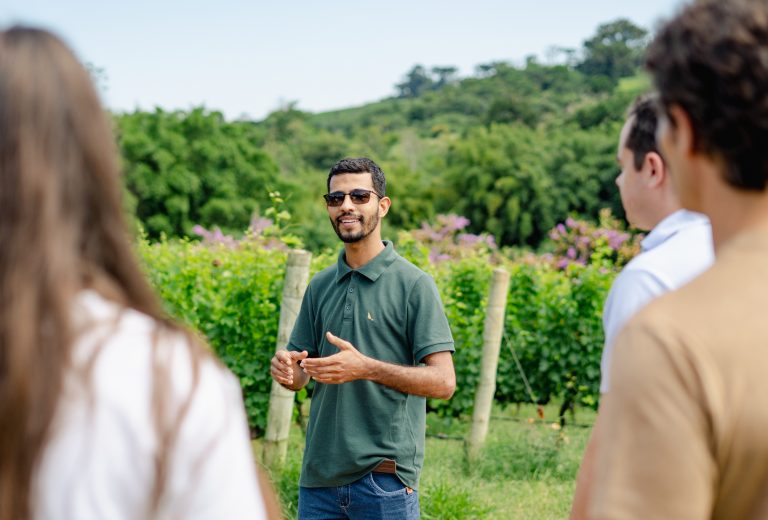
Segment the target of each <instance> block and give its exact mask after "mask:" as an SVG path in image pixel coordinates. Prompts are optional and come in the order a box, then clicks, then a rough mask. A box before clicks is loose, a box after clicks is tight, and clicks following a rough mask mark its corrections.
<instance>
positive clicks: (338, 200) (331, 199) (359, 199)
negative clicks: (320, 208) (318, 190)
mask: <svg viewBox="0 0 768 520" xmlns="http://www.w3.org/2000/svg"><path fill="white" fill-rule="evenodd" d="M371 193H373V194H374V195H376V196H377V197H378V198H381V195H379V194H378V193H376V192H375V191H373V190H361V189H356V190H352V191H350V192H349V193H344V192H343V191H334V192H333V193H326V194H325V195H323V198H324V199H325V203H326V204H328V205H329V206H331V207H334V208H335V207H338V206H341V205H342V204H344V199H345V198H346V196H347V195H349V200H351V201H352V204H367V203H368V201H369V200H371Z"/></svg>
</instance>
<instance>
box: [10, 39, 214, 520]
mask: <svg viewBox="0 0 768 520" xmlns="http://www.w3.org/2000/svg"><path fill="white" fill-rule="evenodd" d="M121 192H122V188H121V182H120V177H119V166H118V155H117V150H116V146H115V142H114V139H113V135H112V128H111V124H110V121H109V116H108V114H107V113H106V112H105V111H104V110H103V109H102V107H101V104H100V102H99V98H98V95H97V93H96V91H95V89H94V87H93V85H92V82H91V79H90V76H89V74H88V72H87V71H86V70H85V68H84V67H83V66H82V65H81V64H80V63H79V62H78V60H77V59H76V58H75V56H74V55H73V53H72V52H71V51H70V50H69V49H68V48H67V46H66V45H65V44H63V43H62V42H61V41H60V40H59V39H58V38H56V37H55V36H53V35H52V34H50V33H48V32H46V31H42V30H37V29H30V28H23V27H14V28H11V29H8V30H5V31H3V32H0V305H2V308H1V309H0V520H11V519H13V520H19V519H21V520H24V519H27V518H29V517H30V516H31V515H32V513H33V512H32V510H31V503H30V502H31V493H32V482H33V477H34V472H35V469H36V466H37V464H38V463H39V461H40V458H41V455H42V453H43V450H44V448H45V445H46V442H47V439H48V435H49V433H50V430H51V425H52V421H53V418H54V414H55V411H56V407H57V402H58V398H59V394H60V392H61V390H62V385H63V377H64V373H65V370H66V369H67V367H68V365H69V362H70V355H71V350H72V345H73V341H74V339H75V337H74V332H73V330H72V328H71V323H70V321H71V318H72V302H73V299H74V298H75V296H76V295H77V293H79V292H80V291H82V290H83V289H84V288H86V287H94V286H95V287H99V286H108V287H111V288H112V289H111V291H110V295H109V297H110V298H111V299H113V300H115V301H117V302H118V303H120V304H121V305H123V306H124V307H127V308H133V309H136V310H139V311H141V312H143V313H144V314H147V315H149V316H151V317H153V318H155V319H156V320H157V322H158V327H159V328H161V329H167V328H177V327H176V326H175V325H173V324H172V323H170V322H169V321H168V320H167V319H165V318H164V316H163V313H162V310H161V306H160V305H159V302H158V300H157V298H156V296H155V295H154V293H153V291H152V289H151V288H150V286H149V284H148V283H147V281H146V280H145V278H144V276H143V274H142V271H141V269H140V268H139V265H138V262H137V260H136V258H135V256H134V251H133V248H132V245H131V241H130V239H129V237H128V234H127V231H126V229H127V228H126V225H125V222H124V217H123V209H122V208H123V206H122V198H121ZM194 343H195V342H191V344H192V345H193V344H194ZM191 348H192V352H193V355H192V358H193V361H194V362H193V367H194V368H193V370H194V371H195V373H196V372H197V365H198V363H197V360H198V359H199V357H200V356H201V355H205V354H202V352H203V350H202V349H199V348H195V347H194V345H193V346H192V347H191ZM155 379H157V377H156V378H155ZM161 379H162V378H161ZM156 386H157V385H156ZM161 413H162V412H161ZM156 415H158V414H157V413H156ZM177 419H178V418H177ZM159 433H161V434H162V439H161V450H162V445H165V448H166V450H165V451H167V448H168V444H170V443H171V442H172V440H173V439H172V437H173V435H172V434H169V433H168V432H165V433H164V434H163V433H162V432H159ZM166 464H167V460H166V458H165V456H164V455H162V454H161V456H159V457H158V460H157V461H156V468H155V470H156V474H157V481H156V482H155V495H157V494H158V493H159V491H158V490H160V489H161V488H162V476H163V475H164V474H165V465H166ZM155 498H157V497H155Z"/></svg>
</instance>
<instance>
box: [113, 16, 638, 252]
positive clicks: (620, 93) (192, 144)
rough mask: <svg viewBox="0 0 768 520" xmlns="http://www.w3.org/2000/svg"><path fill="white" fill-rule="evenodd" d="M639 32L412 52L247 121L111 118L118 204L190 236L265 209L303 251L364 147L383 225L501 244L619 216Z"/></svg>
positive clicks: (205, 116)
mask: <svg viewBox="0 0 768 520" xmlns="http://www.w3.org/2000/svg"><path fill="white" fill-rule="evenodd" d="M646 41H647V32H646V30H644V29H642V28H640V27H637V26H635V25H633V24H632V23H631V22H629V21H627V20H616V21H613V22H610V23H606V24H603V25H601V26H600V27H598V28H597V30H596V33H595V34H594V35H593V36H592V37H590V38H589V39H587V40H586V41H585V42H584V43H583V46H582V48H580V49H577V50H574V49H559V50H557V52H555V53H554V54H553V55H554V56H556V57H555V58H553V59H550V60H549V61H548V62H546V63H544V62H542V61H541V60H540V59H539V58H537V57H533V56H531V57H528V58H527V59H526V60H525V61H524V63H522V64H511V63H507V62H493V63H486V64H480V65H478V66H477V67H476V70H475V73H474V74H473V75H472V76H470V77H465V78H460V77H458V75H457V70H456V68H455V67H452V66H447V65H445V66H443V65H441V66H430V67H426V66H424V65H415V66H414V67H413V68H412V69H411V70H410V71H408V72H407V73H406V74H404V76H403V78H402V81H401V82H400V83H398V84H397V85H396V86H395V89H396V91H397V94H396V95H395V96H393V97H391V98H388V99H384V100H381V101H379V102H376V103H372V104H368V105H365V106H361V107H355V108H349V109H345V110H339V111H333V112H326V113H319V114H312V113H308V112H303V111H300V110H297V109H296V107H295V105H291V104H289V105H287V106H285V107H284V108H283V109H281V110H278V111H275V112H273V113H272V114H270V115H269V116H268V117H267V118H266V119H264V120H263V121H258V122H254V121H226V120H225V119H224V117H223V116H222V115H221V114H220V113H218V112H215V111H210V110H207V109H205V108H202V107H201V108H197V109H195V110H192V111H189V112H167V111H163V110H160V109H157V110H156V111H154V112H134V113H130V114H120V115H116V116H115V124H116V129H117V133H118V139H119V144H120V149H121V153H122V157H123V168H124V171H125V181H126V188H127V191H128V193H129V194H130V195H129V204H130V205H129V208H128V210H129V211H130V212H131V213H132V214H134V215H135V216H136V218H137V219H138V221H139V222H140V223H141V225H142V227H143V228H144V230H145V231H146V233H147V235H148V236H149V237H150V239H157V238H159V237H160V236H162V235H165V236H169V237H173V236H193V228H194V226H196V225H201V226H203V227H204V228H207V229H212V228H214V227H220V228H221V230H222V231H223V232H224V233H234V234H242V233H243V232H244V231H245V230H246V228H248V226H249V223H250V222H251V221H252V219H254V217H257V220H258V217H268V218H270V219H272V220H278V221H279V222H280V225H281V226H282V227H283V231H284V232H286V233H291V234H293V235H296V236H298V237H299V238H300V239H301V240H302V241H303V244H304V246H305V247H307V248H309V249H313V250H318V249H322V248H325V247H330V246H333V247H335V246H336V242H337V240H336V238H335V236H334V235H333V232H332V230H331V227H330V226H329V225H328V223H327V220H326V219H327V216H326V213H325V207H324V205H323V201H322V198H321V195H322V194H323V193H324V192H325V189H326V188H325V181H326V176H327V171H328V169H329V168H330V166H331V165H332V164H333V163H334V162H335V161H336V160H338V159H340V158H342V157H345V156H359V155H365V156H369V157H371V158H372V159H374V160H375V161H376V162H378V163H379V164H380V165H381V166H382V168H383V169H384V171H385V173H386V174H387V180H388V195H389V196H390V197H392V199H393V205H392V209H391V212H390V215H389V216H388V218H387V219H386V225H385V231H384V234H385V236H393V237H394V231H396V230H398V229H414V228H418V227H420V226H421V223H422V222H424V221H428V222H431V221H434V219H435V218H436V216H437V215H438V214H447V213H453V214H458V215H463V216H465V217H467V218H468V219H469V220H470V222H471V223H470V225H469V228H468V231H471V232H473V233H482V232H486V233H490V234H492V235H493V236H494V237H495V239H496V242H497V243H498V244H500V245H504V246H529V247H536V246H538V245H539V244H540V243H541V242H542V240H544V239H545V238H546V236H547V232H548V231H549V230H550V229H552V228H553V227H554V226H555V225H556V224H557V223H558V222H562V221H564V220H565V219H566V217H568V216H576V217H580V218H586V219H588V220H592V221H596V220H597V219H598V214H599V211H600V209H601V208H604V207H608V208H611V209H612V211H613V212H614V214H616V215H621V214H622V212H621V205H620V201H619V196H618V191H617V189H616V186H615V184H614V179H615V177H616V174H617V167H616V162H615V156H616V141H617V137H618V132H619V129H620V126H621V123H622V121H623V119H624V114H625V111H626V108H627V106H628V105H629V103H630V102H631V101H632V99H633V98H634V97H635V96H636V95H638V94H639V93H641V92H643V91H645V90H646V89H647V88H648V83H647V80H646V79H645V78H644V76H643V75H642V74H641V73H640V65H641V61H642V52H643V50H644V47H645V44H646ZM278 192H279V193H280V194H281V195H280V196H279V197H278V196H276V195H275V194H276V193H278ZM270 193H271V194H272V196H271V197H270ZM275 206H277V207H275Z"/></svg>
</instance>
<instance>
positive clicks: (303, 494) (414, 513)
mask: <svg viewBox="0 0 768 520" xmlns="http://www.w3.org/2000/svg"><path fill="white" fill-rule="evenodd" d="M417 518H419V495H418V492H417V491H416V490H412V491H411V492H410V493H409V492H408V489H407V488H406V487H405V485H404V484H403V483H402V482H400V479H399V478H397V477H396V476H395V475H391V474H389V473H368V474H367V475H366V476H364V477H363V478H361V479H360V480H356V481H355V482H352V483H351V484H346V485H344V486H337V487H323V488H306V487H300V488H299V520H347V519H349V520H388V519H391V520H415V519H417Z"/></svg>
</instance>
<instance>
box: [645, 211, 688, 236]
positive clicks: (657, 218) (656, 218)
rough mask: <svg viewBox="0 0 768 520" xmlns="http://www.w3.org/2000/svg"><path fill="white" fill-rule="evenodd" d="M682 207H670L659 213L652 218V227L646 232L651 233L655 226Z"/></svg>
mask: <svg viewBox="0 0 768 520" xmlns="http://www.w3.org/2000/svg"><path fill="white" fill-rule="evenodd" d="M681 209H682V207H681V206H680V205H670V206H668V207H666V208H664V209H663V210H661V211H659V212H658V213H656V214H655V215H654V216H653V219H652V223H653V225H652V226H650V227H649V228H648V230H647V231H649V232H650V231H653V230H654V229H655V228H656V226H658V225H659V224H661V223H662V222H663V221H664V220H665V219H666V218H667V217H668V216H670V215H671V214H673V213H675V212H676V211H679V210H681Z"/></svg>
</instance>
